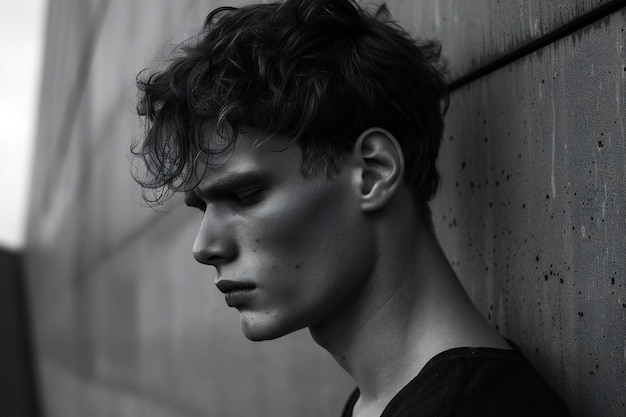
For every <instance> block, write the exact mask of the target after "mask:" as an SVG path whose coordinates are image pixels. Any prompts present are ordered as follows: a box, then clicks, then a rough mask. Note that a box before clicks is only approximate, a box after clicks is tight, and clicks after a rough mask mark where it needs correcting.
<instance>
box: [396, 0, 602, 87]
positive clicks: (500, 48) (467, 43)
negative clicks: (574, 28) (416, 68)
mask: <svg viewBox="0 0 626 417" xmlns="http://www.w3.org/2000/svg"><path fill="white" fill-rule="evenodd" d="M606 3H609V1H608V0H575V1H572V0H556V1H543V0H518V1H505V0H472V1H459V0H420V1H414V0H390V1H388V2H387V4H388V6H389V10H390V11H391V14H392V15H393V16H394V18H396V19H397V20H398V21H399V22H400V23H402V25H403V26H404V27H406V28H407V29H409V30H410V31H411V32H412V33H413V34H415V35H417V36H421V37H425V38H429V37H434V38H436V39H439V40H440V41H441V43H442V45H443V51H444V54H445V55H446V56H447V57H448V58H449V61H450V75H451V78H452V79H455V78H457V77H459V76H461V75H465V74H467V73H468V72H470V71H472V70H475V69H477V68H479V67H481V66H483V65H485V64H487V63H489V62H491V61H493V60H494V59H497V58H499V57H501V56H503V55H505V54H507V53H510V52H512V51H514V50H516V49H519V48H521V47H523V46H525V45H527V44H529V43H530V42H532V41H534V40H536V39H539V38H540V37H542V36H545V35H547V34H548V33H550V32H553V31H555V30H557V29H558V28H560V27H562V26H563V25H565V24H567V23H569V22H571V21H573V20H575V19H576V18H578V17H580V16H583V15H585V14H588V13H590V12H592V11H594V10H596V9H597V8H598V7H601V6H604V5H605V4H606Z"/></svg>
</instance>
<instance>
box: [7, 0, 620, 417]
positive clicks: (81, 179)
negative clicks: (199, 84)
mask: <svg viewBox="0 0 626 417" xmlns="http://www.w3.org/2000/svg"><path fill="white" fill-rule="evenodd" d="M238 4H242V2H240V1H236V0H231V1H227V0H224V1H217V0H203V1H200V0H180V1H176V2H174V1H171V0H150V1H147V0H134V1H123V0H50V1H49V2H48V3H47V4H46V2H45V1H43V0H29V1H25V0H24V1H21V2H19V4H18V2H10V1H9V0H0V31H1V34H2V36H0V45H1V46H2V49H1V50H2V65H1V66H0V71H1V72H0V81H1V82H2V88H1V94H0V99H1V102H0V103H1V104H0V105H1V109H2V113H1V114H2V125H3V129H1V130H0V135H2V136H1V138H2V149H1V152H0V196H1V197H0V198H1V199H0V210H1V211H0V329H2V339H1V341H2V343H1V345H0V346H2V347H1V348H0V352H1V353H2V355H1V356H0V415H2V416H4V415H7V416H50V417H67V416H80V415H85V416H93V417H97V416H129V417H130V416H132V417H140V416H151V417H154V416H176V417H184V416H189V417H195V416H219V417H226V416H233V417H234V416H252V417H255V416H259V417H261V416H268V417H269V416H272V417H276V416H278V417H280V416H294V415H298V416H304V417H307V416H333V415H335V416H337V415H339V414H340V411H341V407H342V405H343V403H344V401H345V400H346V398H347V396H348V394H349V392H350V391H351V390H352V388H353V385H352V382H351V380H350V379H349V377H348V376H347V375H346V374H345V373H343V371H342V370H341V369H340V368H339V367H338V366H337V365H336V364H335V363H334V361H333V360H332V358H331V357H330V355H328V354H327V353H326V352H325V351H323V350H322V349H321V348H319V347H317V346H316V345H315V344H314V343H313V341H312V340H311V339H310V336H309V335H308V332H307V331H300V332H297V333H295V334H292V335H290V336H288V337H285V338H281V339H279V340H275V341H269V342H261V343H253V342H249V341H247V340H246V339H245V338H244V337H243V336H242V335H241V333H240V330H239V320H238V314H237V312H236V311H234V310H232V309H228V308H226V307H225V305H224V301H223V298H222V297H221V296H220V295H219V293H218V292H217V291H216V290H215V288H214V286H213V277H212V271H211V269H209V268H206V267H203V266H201V265H199V264H196V263H195V262H194V261H193V259H192V257H191V244H192V242H193V239H194V235H195V231H196V228H197V223H198V222H199V220H200V219H199V218H196V216H192V215H191V213H190V211H189V209H187V208H185V207H184V206H183V205H182V204H181V200H180V198H174V199H173V200H172V201H170V203H169V204H167V205H166V206H164V207H160V208H159V209H158V210H153V209H150V208H147V207H145V204H143V203H142V200H141V196H140V190H139V188H138V187H137V186H136V185H135V184H134V183H133V181H132V179H131V177H130V157H129V146H130V142H131V140H132V139H133V138H135V137H136V136H137V135H138V134H139V127H140V126H139V122H138V120H137V117H136V115H135V113H134V106H135V94H136V89H135V86H134V81H135V76H136V74H137V73H138V72H139V71H140V70H141V69H143V68H145V67H147V66H150V65H152V64H154V63H155V62H158V58H159V57H163V56H166V55H167V53H168V51H169V50H171V47H172V45H175V44H177V43H178V42H180V41H181V40H183V39H185V38H187V37H189V36H190V35H192V34H194V33H195V32H196V31H197V30H198V29H199V28H200V26H201V24H202V22H203V19H204V17H205V16H206V14H207V13H208V12H209V11H210V10H211V9H213V8H214V7H217V6H220V5H238ZM387 4H388V7H389V9H390V11H391V14H392V15H393V16H395V17H396V18H397V19H398V21H399V22H400V23H401V24H402V25H403V26H404V27H405V28H407V29H408V30H409V31H410V32H411V33H413V34H414V35H416V36H420V37H426V38H430V37H434V38H437V39H439V40H441V42H442V45H443V52H444V55H446V56H447V57H448V59H449V63H450V65H449V67H450V74H449V78H450V81H451V90H452V95H451V104H450V109H449V112H448V115H447V130H446V134H445V137H444V141H443V144H442V151H441V156H440V161H439V166H440V170H441V172H442V178H443V180H442V184H441V188H440V192H439V195H438V197H437V198H436V199H435V201H434V202H433V204H432V208H433V220H434V223H435V228H436V230H437V234H438V236H439V239H440V241H441V243H442V246H443V247H444V250H445V251H446V253H447V255H448V257H449V259H450V261H451V263H452V265H453V267H454V269H455V270H456V271H457V273H458V275H459V277H460V278H461V280H462V282H463V284H464V286H465V288H466V289H467V291H468V292H469V294H470V295H471V296H472V298H473V299H474V301H475V303H476V304H477V305H478V307H479V309H480V310H481V312H482V313H483V314H484V315H485V317H486V318H487V319H488V320H489V321H490V322H491V323H492V324H493V325H494V326H495V327H497V328H498V329H499V330H500V332H501V333H502V334H504V335H505V336H506V337H508V338H509V339H511V340H513V341H514V342H516V343H517V344H518V345H519V346H520V348H521V349H522V351H523V352H524V353H525V354H526V355H527V356H528V357H529V359H531V361H532V362H533V363H534V364H535V366H536V367H537V368H538V369H539V371H540V372H541V373H542V374H543V375H544V376H545V377H546V378H547V379H548V380H549V381H550V383H551V384H552V385H553V386H554V387H555V389H556V390H557V391H558V392H559V393H561V395H562V396H563V398H564V399H565V401H566V403H567V404H568V405H569V407H570V409H571V410H572V412H573V414H574V416H576V417H582V416H603V417H613V416H614V417H618V416H623V415H626V336H625V335H626V290H625V288H624V286H625V285H626V281H625V280H626V233H625V228H626V214H625V213H626V204H624V203H625V202H626V201H625V197H626V141H625V135H626V134H625V124H626V122H625V121H624V109H625V108H626V102H625V101H626V99H625V95H624V92H625V91H626V86H625V84H624V81H625V79H626V53H625V51H624V45H625V43H626V33H625V29H626V11H625V9H624V2H623V1H622V0H583V1H566V0H559V1H552V2H547V1H542V0H519V1H516V2H500V0H476V1H473V2H471V3H470V2H463V1H460V0H423V1H420V2H414V1H412V0H390V1H388V2H387Z"/></svg>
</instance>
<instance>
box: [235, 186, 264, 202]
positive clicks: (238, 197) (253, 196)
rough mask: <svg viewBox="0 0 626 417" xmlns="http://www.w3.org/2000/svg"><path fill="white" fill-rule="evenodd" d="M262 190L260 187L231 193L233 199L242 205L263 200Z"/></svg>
mask: <svg viewBox="0 0 626 417" xmlns="http://www.w3.org/2000/svg"><path fill="white" fill-rule="evenodd" d="M261 194H262V190H261V189H259V188H252V189H250V190H245V191H241V192H238V193H233V194H232V195H231V197H232V199H233V201H234V202H235V203H237V204H238V205H240V206H251V205H253V204H256V203H258V202H259V201H260V200H261Z"/></svg>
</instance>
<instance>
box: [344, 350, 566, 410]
mask: <svg viewBox="0 0 626 417" xmlns="http://www.w3.org/2000/svg"><path fill="white" fill-rule="evenodd" d="M358 398H359V391H358V389H357V390H355V391H354V392H353V393H352V395H351V396H350V398H349V399H348V402H347V404H346V406H345V408H344V410H343V413H342V417H351V416H352V410H353V408H354V404H355V403H356V401H357V399H358ZM496 416H497V417H504V416H506V417H570V413H569V412H568V411H567V408H566V407H565V405H564V404H563V402H562V401H561V399H560V398H559V396H558V395H557V394H556V393H555V392H554V391H553V390H552V388H550V386H549V385H548V384H547V383H546V381H545V380H544V379H543V378H542V377H541V376H540V375H539V374H538V373H537V371H535V369H534V368H533V367H532V365H531V364H530V362H529V361H528V360H527V359H526V358H525V357H524V356H523V355H522V353H521V352H520V351H519V350H518V349H511V350H505V349H491V348H470V347H464V348H456V349H450V350H447V351H445V352H442V353H440V354H438V355H436V356H435V357H434V358H432V359H431V360H430V361H428V363H427V364H426V365H425V366H424V368H423V369H422V370H421V372H420V373H419V374H418V375H417V376H416V377H415V378H414V379H413V380H412V381H411V382H409V383H408V384H407V385H406V386H405V387H404V388H403V389H402V390H400V392H399V393H398V394H396V396H395V397H394V398H393V399H392V400H391V401H390V402H389V404H388V405H387V407H386V408H385V410H384V411H383V414H382V415H381V417H496Z"/></svg>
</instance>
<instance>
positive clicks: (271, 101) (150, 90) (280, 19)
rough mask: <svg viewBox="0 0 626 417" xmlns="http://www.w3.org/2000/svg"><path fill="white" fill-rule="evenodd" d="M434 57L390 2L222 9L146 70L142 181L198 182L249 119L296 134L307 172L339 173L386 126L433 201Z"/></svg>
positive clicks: (259, 126)
mask: <svg viewBox="0 0 626 417" xmlns="http://www.w3.org/2000/svg"><path fill="white" fill-rule="evenodd" d="M438 58H439V47H438V45H437V44H435V43H422V44H418V43H416V42H415V41H414V40H413V39H412V38H411V37H410V36H409V35H408V34H407V33H406V32H404V31H403V30H402V29H401V28H400V27H398V26H397V25H395V24H394V23H393V22H391V21H389V19H388V16H387V13H386V9H385V8H384V7H383V8H381V9H379V11H378V13H376V14H375V15H372V14H370V13H368V12H367V11H365V10H363V9H362V8H360V7H359V6H358V5H357V4H356V3H355V2H353V1H350V0H287V1H283V2H277V3H270V4H258V5H250V6H245V7H242V8H239V9H235V8H219V9H216V10H214V11H213V12H211V13H210V14H209V16H208V17H207V19H206V22H205V25H204V30H203V31H202V32H201V33H200V35H199V36H198V38H197V39H196V40H194V41H193V42H188V43H187V44H185V45H183V46H182V47H181V48H180V51H179V54H178V55H177V56H176V57H175V58H173V59H172V60H171V62H170V63H169V65H168V67H167V68H166V69H165V70H163V71H160V72H155V73H152V74H149V73H146V72H143V73H142V74H140V77H139V78H138V86H139V89H140V98H139V104H138V111H139V114H140V115H142V116H145V121H146V135H145V139H144V141H143V143H140V144H137V145H136V146H135V148H134V152H135V154H137V155H139V156H141V157H142V158H143V160H144V162H145V165H146V168H147V170H146V172H147V175H144V176H142V178H140V179H139V181H140V183H141V184H142V185H143V186H144V187H145V188H146V189H152V190H159V191H162V190H163V188H165V189H166V190H168V191H184V190H188V189H191V188H193V187H194V186H195V185H196V184H195V182H196V181H197V179H198V177H197V176H195V175H193V174H192V173H193V172H194V170H195V169H196V168H197V164H198V162H199V161H207V160H208V159H207V158H206V156H207V155H211V154H215V153H220V152H222V151H224V150H226V149H229V148H232V146H233V144H234V143H235V141H236V140H237V138H238V136H239V135H240V133H242V132H245V131H246V130H249V129H254V130H256V131H260V132H263V133H265V135H266V136H267V137H271V136H272V135H279V136H281V137H289V138H292V139H293V141H294V142H296V143H297V144H298V145H299V146H300V148H301V150H302V155H303V160H302V171H303V173H305V174H310V173H311V172H313V171H315V170H316V169H319V168H323V169H325V170H326V171H327V173H332V172H336V171H337V170H338V169H339V168H340V166H341V161H342V159H343V158H344V156H345V155H346V154H347V153H348V152H350V150H351V149H352V148H353V146H354V144H355V143H356V141H357V138H358V137H359V136H360V135H361V134H362V133H363V132H364V131H365V130H367V129H368V128H371V127H378V128H382V129H385V130H386V131H388V132H390V133H391V134H392V135H393V136H394V137H395V138H396V139H397V141H398V142H399V144H400V146H401V147H402V151H403V154H404V158H405V160H406V167H405V172H404V180H405V182H406V184H407V185H408V186H409V188H410V189H411V190H412V193H413V195H414V197H415V198H416V201H418V202H419V203H420V205H424V206H425V203H426V202H427V201H428V200H429V199H430V198H431V197H432V196H433V195H434V193H435V190H436V188H437V184H438V180H439V176H438V173H437V169H436V167H435V160H436V157H437V153H438V149H439V143H440V139H441V135H442V130H443V119H442V117H443V116H442V107H441V105H442V101H443V102H444V103H445V101H446V100H447V90H446V85H445V82H444V80H443V77H442V72H441V71H442V68H441V66H440V64H439V62H438ZM216 138H219V139H220V140H216ZM157 195H159V197H157V198H155V200H157V202H159V201H158V200H160V199H161V198H162V197H161V196H163V195H168V193H166V194H158V193H157Z"/></svg>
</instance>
